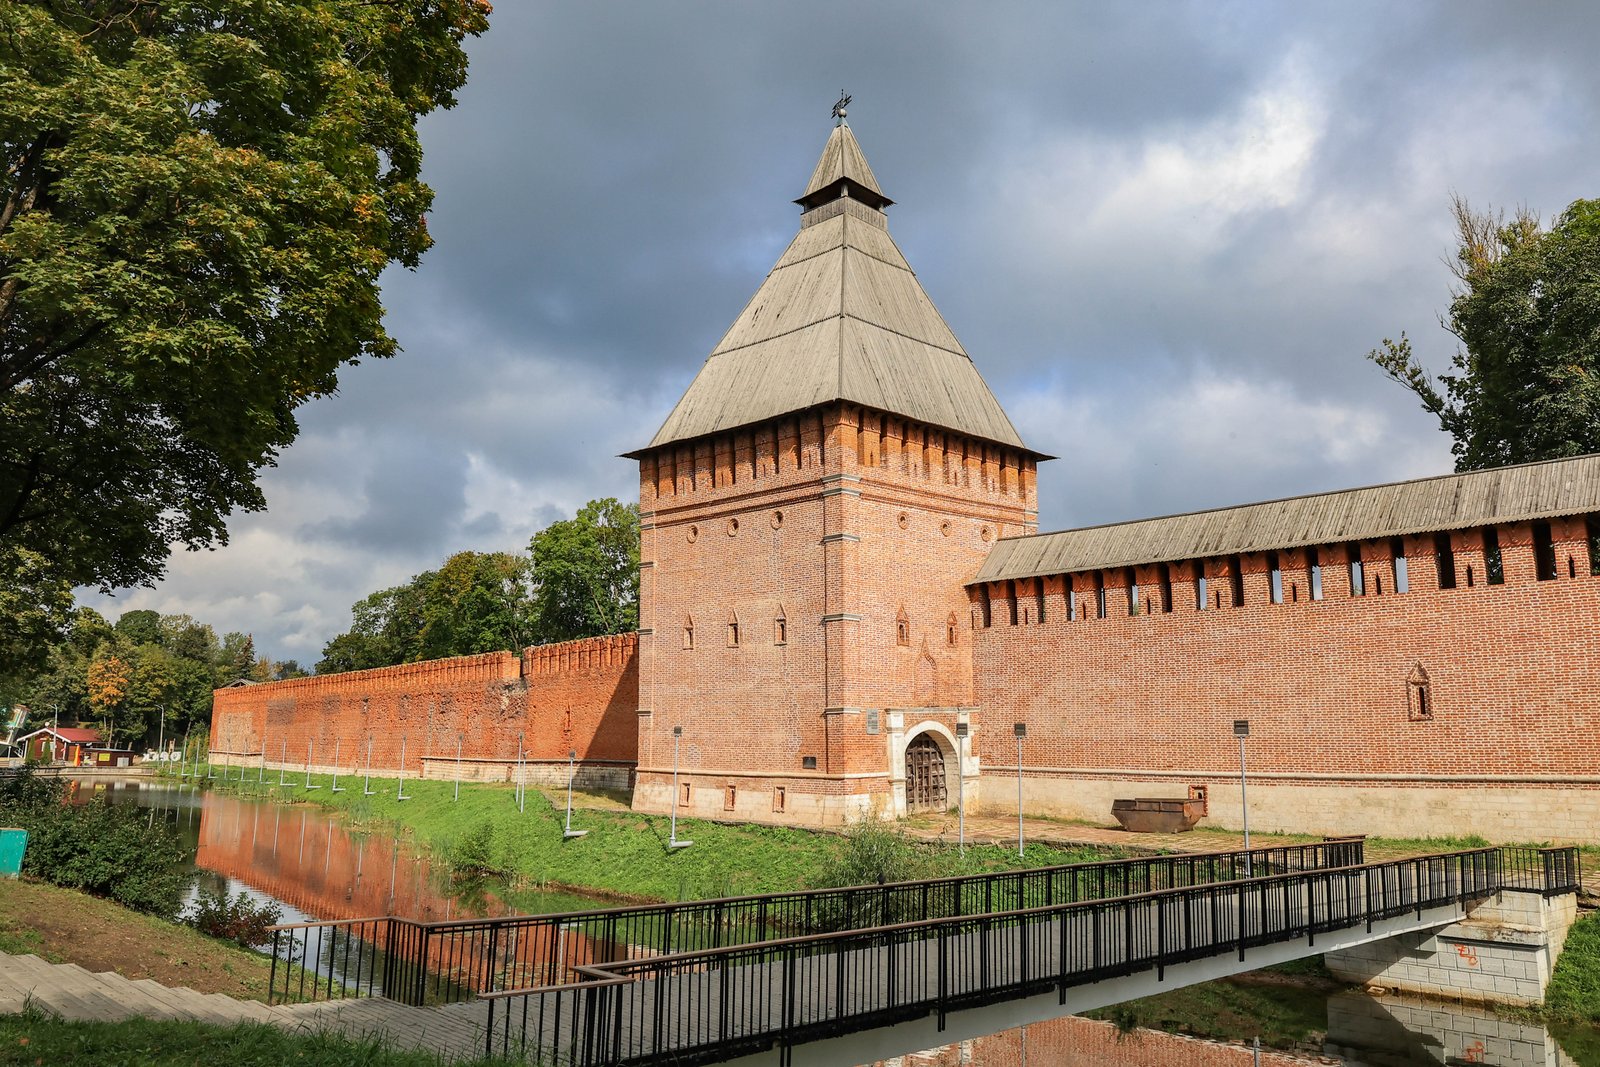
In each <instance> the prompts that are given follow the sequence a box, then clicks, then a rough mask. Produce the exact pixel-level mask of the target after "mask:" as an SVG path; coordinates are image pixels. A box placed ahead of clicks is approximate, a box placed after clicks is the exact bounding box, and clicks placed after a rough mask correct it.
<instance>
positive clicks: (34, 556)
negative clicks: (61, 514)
mask: <svg viewBox="0 0 1600 1067" xmlns="http://www.w3.org/2000/svg"><path fill="white" fill-rule="evenodd" d="M71 623H72V585H71V583H70V582H68V581H66V580H65V579H63V578H61V577H60V576H59V575H57V574H56V573H55V572H54V569H53V568H52V567H51V566H50V563H49V561H48V559H47V557H45V556H44V555H42V554H40V553H38V552H34V551H32V550H30V549H27V548H22V547H20V546H7V545H5V544H4V543H0V684H3V683H4V682H5V680H7V679H14V678H15V677H16V676H17V675H18V674H20V673H22V672H24V671H37V670H40V669H42V668H43V667H44V666H45V664H46V662H47V661H48V658H49V652H50V648H51V647H52V646H53V645H55V644H56V643H58V642H59V641H61V640H62V639H63V638H64V637H65V636H66V632H67V629H68V628H69V627H70V626H71ZM0 695H3V693H0Z"/></svg>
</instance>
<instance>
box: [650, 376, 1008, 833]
mask: <svg viewBox="0 0 1600 1067" xmlns="http://www.w3.org/2000/svg"><path fill="white" fill-rule="evenodd" d="M640 510H641V513H642V515H643V518H644V525H645V532H644V543H643V546H642V562H643V566H642V570H641V574H642V579H641V586H640V624H641V627H642V628H643V629H642V632H641V634H640V659H641V662H640V685H641V690H640V716H639V773H638V785H637V787H636V790H635V794H634V806H635V807H636V808H640V809H642V810H648V811H664V810H667V808H668V807H669V806H670V805H671V804H672V803H673V799H674V798H673V797H672V795H671V793H672V785H671V781H672V765H673V730H674V728H677V727H681V728H682V730H683V733H682V737H681V739H680V740H679V754H678V760H679V764H680V766H681V767H682V768H683V769H684V773H682V774H680V776H679V782H678V789H679V793H678V796H677V798H676V799H677V802H678V804H679V806H680V808H684V809H687V810H688V811H690V812H693V813H696V814H703V815H711V816H717V817H723V816H728V815H732V816H734V817H738V818H745V819H753V820H763V821H783V822H789V821H798V822H813V823H816V822H823V823H830V822H832V823H836V822H841V821H844V820H846V819H848V818H850V817H852V816H854V815H856V814H859V813H860V812H862V811H864V810H868V809H877V810H885V811H892V810H893V797H892V795H891V792H890V789H891V782H890V779H889V766H890V763H891V754H890V752H889V748H888V746H889V737H888V733H887V730H886V729H885V728H884V724H883V722H882V719H881V713H882V712H883V711H884V710H885V709H888V708H920V709H941V710H939V711H937V712H934V711H930V712H928V715H930V716H933V717H943V718H946V719H953V712H952V710H951V709H954V708H956V707H964V706H968V705H970V704H971V702H972V649H971V640H972V634H971V629H970V626H969V625H967V623H966V618H967V613H968V601H967V596H966V593H965V591H964V590H963V589H962V587H961V581H962V580H963V579H964V578H965V577H967V576H968V575H970V574H972V573H974V572H975V571H976V570H977V568H978V566H979V564H980V563H981V562H982V560H983V557H984V556H985V555H986V554H987V552H988V549H989V546H990V545H991V544H992V543H993V541H994V539H995V538H997V537H1000V536H1004V535H1006V534H1019V533H1031V532H1033V531H1034V527H1035V522H1036V514H1037V495H1036V490H1035V486H1034V459H1033V457H1032V455H1031V454H1028V453H1025V452H1021V451H1019V450H1016V449H1008V448H1001V447H998V446H995V445H992V444H985V443H982V442H975V441H971V440H968V439H966V438H963V437H960V436H958V435H955V434H950V433H946V432H943V431H940V430H936V429H933V428H929V427H925V426H920V425H917V424H915V423H910V422H907V421H906V420H904V419H899V418H895V417H892V416H888V415H883V414H881V413H878V412H873V411H870V410H862V409H860V408H857V407H854V406H851V405H837V404H836V405H828V406H824V407H822V408H819V409H815V410H813V411H809V412H802V413H800V414H799V415H797V416H794V417H792V418H786V419H781V420H777V421H776V422H773V423H768V424H763V425H759V426H756V427H753V428H750V429H748V430H746V431H741V432H735V433H732V434H728V435H726V436H722V437H717V438H710V439H702V440H700V441H698V442H693V443H691V444H686V445H679V446H669V447H666V448H662V449H657V450H655V451H654V452H650V453H646V454H645V455H644V456H643V457H642V459H641V462H640ZM908 717H911V716H909V715H908ZM922 717H924V716H921V715H919V716H916V717H915V718H917V719H919V720H920V719H921V718H922ZM874 722H876V731H874ZM685 791H686V792H685Z"/></svg>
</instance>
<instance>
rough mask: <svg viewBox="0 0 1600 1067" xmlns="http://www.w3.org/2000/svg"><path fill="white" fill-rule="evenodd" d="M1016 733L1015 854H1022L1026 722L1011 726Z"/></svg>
mask: <svg viewBox="0 0 1600 1067" xmlns="http://www.w3.org/2000/svg"><path fill="white" fill-rule="evenodd" d="M1011 732H1012V733H1014V734H1016V735H1017V855H1018V856H1021V855H1022V739H1023V738H1024V737H1027V736H1028V724H1027V723H1025V722H1019V723H1016V724H1014V725H1013V726H1012V727H1011Z"/></svg>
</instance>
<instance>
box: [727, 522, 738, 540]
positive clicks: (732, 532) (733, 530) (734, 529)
mask: <svg viewBox="0 0 1600 1067" xmlns="http://www.w3.org/2000/svg"><path fill="white" fill-rule="evenodd" d="M738 534H739V520H738V519H729V520H728V536H729V537H737V536H738Z"/></svg>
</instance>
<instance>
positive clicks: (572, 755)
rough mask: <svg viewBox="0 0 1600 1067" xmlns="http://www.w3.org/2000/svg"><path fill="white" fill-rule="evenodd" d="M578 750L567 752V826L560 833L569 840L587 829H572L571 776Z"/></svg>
mask: <svg viewBox="0 0 1600 1067" xmlns="http://www.w3.org/2000/svg"><path fill="white" fill-rule="evenodd" d="M577 762H578V750H577V749H570V750H568V752H567V828H566V830H564V831H563V832H562V834H561V838H562V840H564V841H571V840H572V839H573V838H574V837H582V836H583V835H584V834H586V833H588V832H589V831H587V830H574V829H573V828H572V778H573V775H574V774H576V773H577Z"/></svg>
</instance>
